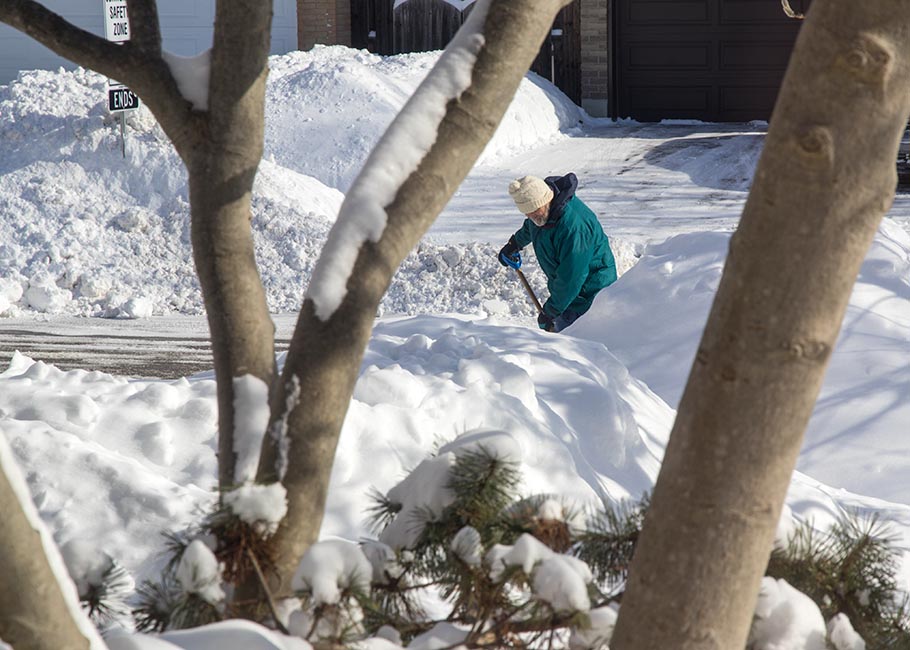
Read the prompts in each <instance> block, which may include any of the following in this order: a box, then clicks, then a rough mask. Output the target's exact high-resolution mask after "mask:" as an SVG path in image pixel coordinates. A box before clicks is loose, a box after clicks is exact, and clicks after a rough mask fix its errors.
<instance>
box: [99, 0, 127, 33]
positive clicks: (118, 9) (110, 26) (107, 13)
mask: <svg viewBox="0 0 910 650" xmlns="http://www.w3.org/2000/svg"><path fill="white" fill-rule="evenodd" d="M103 2H104V37H105V38H106V39H107V40H109V41H117V42H118V43H119V42H122V41H128V40H130V19H129V16H127V13H126V0H103Z"/></svg>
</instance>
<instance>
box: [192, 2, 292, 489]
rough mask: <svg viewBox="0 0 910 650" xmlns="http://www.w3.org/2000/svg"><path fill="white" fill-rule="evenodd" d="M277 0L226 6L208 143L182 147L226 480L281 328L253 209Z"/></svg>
mask: <svg viewBox="0 0 910 650" xmlns="http://www.w3.org/2000/svg"><path fill="white" fill-rule="evenodd" d="M271 4H272V3H271V2H263V0H234V1H232V2H219V3H218V5H217V8H216V13H215V36H214V40H213V43H214V47H213V49H212V74H211V80H210V84H209V108H208V112H207V116H206V122H205V127H206V129H207V131H208V132H207V133H206V134H205V136H206V137H205V138H204V139H201V138H200V139H199V140H198V141H197V146H196V148H189V147H183V150H184V151H183V152H181V155H182V156H183V158H184V160H185V161H187V168H188V170H189V175H190V205H191V207H192V213H193V219H192V239H193V259H194V260H195V263H196V273H197V274H198V276H199V283H200V284H201V285H202V293H203V296H204V298H205V311H206V316H207V318H208V322H209V331H210V335H211V339H212V352H213V355H214V362H215V379H216V383H217V387H218V433H219V435H218V484H219V486H220V487H221V489H222V490H225V489H228V488H230V487H232V486H233V485H234V484H235V476H234V469H235V466H236V461H237V457H236V452H235V450H234V382H233V379H234V378H235V377H240V376H242V375H246V374H250V375H253V376H255V377H258V378H259V379H262V380H263V381H264V382H265V383H266V384H267V385H271V384H272V382H273V380H274V376H275V343H274V339H275V327H274V324H273V323H272V319H271V316H270V315H269V310H268V306H267V304H266V299H265V291H264V289H263V287H262V280H261V278H260V276H259V270H258V268H257V266H256V260H255V256H254V253H253V233H252V227H251V224H250V220H251V216H250V206H251V200H252V191H253V181H254V180H255V177H256V170H257V169H258V166H259V161H260V159H261V158H262V150H263V140H264V115H265V83H266V76H267V74H268V54H269V38H270V26H271V19H272V11H271Z"/></svg>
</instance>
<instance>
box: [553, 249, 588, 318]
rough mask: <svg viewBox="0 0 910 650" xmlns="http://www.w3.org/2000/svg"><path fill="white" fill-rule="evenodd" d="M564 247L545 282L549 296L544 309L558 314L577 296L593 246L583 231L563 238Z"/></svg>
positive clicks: (584, 277)
mask: <svg viewBox="0 0 910 650" xmlns="http://www.w3.org/2000/svg"><path fill="white" fill-rule="evenodd" d="M563 244H564V248H563V250H560V251H559V265H558V266H557V267H556V272H555V273H554V274H553V276H552V277H551V278H549V280H548V282H547V289H549V291H550V297H549V298H548V299H547V301H546V302H545V303H544V306H543V307H544V311H545V312H546V313H547V314H548V315H550V316H552V317H554V318H555V317H556V316H559V315H560V314H561V313H562V312H564V311H565V310H566V308H567V307H568V306H569V305H570V304H571V303H572V301H573V300H575V299H576V298H577V297H578V294H579V292H580V291H581V288H582V286H584V283H585V280H586V279H587V278H588V270H589V269H590V266H591V257H592V256H593V254H594V247H593V246H591V244H590V241H589V238H588V237H586V236H585V234H584V233H583V232H574V233H570V234H569V236H567V237H566V238H565V239H564V240H563Z"/></svg>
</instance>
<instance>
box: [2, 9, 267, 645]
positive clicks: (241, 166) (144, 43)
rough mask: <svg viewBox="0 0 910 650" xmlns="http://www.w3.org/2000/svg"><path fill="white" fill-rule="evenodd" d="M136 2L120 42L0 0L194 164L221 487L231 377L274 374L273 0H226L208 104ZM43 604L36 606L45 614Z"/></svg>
mask: <svg viewBox="0 0 910 650" xmlns="http://www.w3.org/2000/svg"><path fill="white" fill-rule="evenodd" d="M127 1H128V7H129V15H130V26H131V31H132V34H133V37H132V40H130V41H129V42H127V43H124V44H122V45H119V46H118V45H116V44H114V43H110V42H108V41H106V40H105V39H103V38H100V37H98V36H96V35H94V34H91V33H89V32H86V31H83V30H81V29H79V28H77V27H75V26H73V25H72V24H70V23H68V22H67V21H66V20H64V19H63V18H61V17H60V16H58V15H57V14H55V13H53V12H52V11H49V10H48V9H47V8H45V7H44V6H43V5H41V4H40V3H38V2H34V1H33V0H4V1H3V2H0V21H2V22H5V23H7V24H9V25H11V26H13V27H15V28H17V29H19V30H21V31H23V32H25V33H26V34H28V35H30V36H32V37H33V38H35V39H36V40H38V41H39V42H41V43H42V44H44V45H45V46H47V47H48V48H50V49H51V50H53V51H54V52H56V53H58V54H60V55H61V56H64V57H66V58H68V59H70V60H71V61H74V62H76V63H78V64H80V65H83V66H85V67H88V68H91V69H93V70H96V71H98V72H101V73H102V74H105V75H107V76H109V77H111V78H113V79H117V80H118V81H121V82H123V83H126V84H127V85H129V86H130V87H131V88H132V89H133V90H134V91H135V92H136V93H137V94H138V95H139V96H140V97H142V99H143V101H144V102H145V103H146V105H147V106H148V107H149V109H150V110H151V111H152V112H153V113H154V115H155V117H156V118H157V119H158V122H159V123H160V124H161V127H162V128H163V129H164V131H165V133H167V135H168V137H169V138H170V139H171V141H172V142H173V144H174V147H175V149H176V150H177V152H178V153H179V154H180V156H181V158H182V159H183V161H184V163H185V164H186V167H187V170H188V172H189V187H190V203H191V211H192V239H193V255H194V260H195V263H196V270H197V274H198V276H199V281H200V284H201V286H202V292H203V296H204V298H205V305H206V312H207V316H208V320H209V328H210V331H211V340H212V350H213V355H214V360H215V375H216V380H217V386H218V423H219V444H218V478H219V485H220V486H221V488H222V489H227V488H229V487H231V486H233V484H234V481H235V477H234V468H235V465H236V454H235V451H234V383H233V381H232V379H233V378H234V377H238V376H242V375H246V374H251V375H254V376H256V377H258V378H259V379H261V380H263V381H264V382H265V383H266V384H267V385H269V386H271V385H272V384H273V383H274V377H275V356H274V325H273V324H272V321H271V317H270V315H269V312H268V308H267V305H266V301H265V292H264V290H263V287H262V283H261V280H260V277H259V273H258V270H257V267H256V263H255V259H254V254H253V238H252V229H251V224H250V219H251V214H250V204H251V193H252V187H253V181H254V179H255V175H256V170H257V168H258V164H259V160H260V159H261V157H262V149H263V124H264V111H265V81H266V76H267V73H268V67H267V63H268V53H269V41H270V24H271V16H272V3H271V2H269V1H267V0H231V1H230V2H227V1H225V0H221V1H219V2H218V3H217V6H216V11H215V35H214V41H213V48H212V52H211V76H210V80H209V88H208V91H209V92H208V106H207V107H205V108H202V107H194V106H192V105H191V104H190V102H189V101H188V100H187V99H186V98H184V97H183V96H182V95H181V93H180V90H179V86H178V80H177V79H176V78H175V76H174V74H173V73H172V70H171V68H170V67H169V65H168V64H167V63H166V62H165V60H164V58H163V57H162V51H161V34H160V29H159V21H158V13H157V6H156V3H155V1H154V0H127ZM99 101H101V99H100V98H99ZM21 584H27V583H26V582H22V583H21ZM41 611H42V610H41V608H38V609H36V610H34V612H33V615H35V616H39V617H40V616H41ZM23 647H26V646H23ZM57 647H70V646H67V645H66V644H62V645H59V646H57ZM72 647H76V646H72Z"/></svg>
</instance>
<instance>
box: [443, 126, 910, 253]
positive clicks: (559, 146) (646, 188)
mask: <svg viewBox="0 0 910 650" xmlns="http://www.w3.org/2000/svg"><path fill="white" fill-rule="evenodd" d="M766 130H767V127H766V126H765V125H764V123H756V124H751V123H750V124H733V123H730V124H706V123H695V124H676V123H670V124H637V123H625V122H621V123H616V124H613V123H610V122H606V121H603V120H598V121H597V124H596V125H594V126H586V127H585V128H584V129H583V130H582V129H579V130H577V132H576V133H574V134H572V135H568V136H561V137H559V138H558V139H556V140H555V141H553V142H551V143H550V144H547V145H543V146H538V147H536V148H535V149H534V150H533V151H530V152H526V153H523V154H520V155H516V156H514V157H512V158H509V159H499V160H498V161H497V162H496V164H491V165H484V166H480V167H477V168H476V169H474V170H473V171H472V172H471V174H470V175H469V176H468V178H467V179H466V180H465V182H464V183H463V184H462V186H461V187H460V188H459V190H458V191H457V192H456V194H455V196H454V197H453V198H452V200H451V201H450V203H449V205H448V206H447V207H446V209H445V210H444V211H443V213H442V214H441V215H440V217H439V218H438V219H437V220H436V222H435V223H434V224H433V227H432V228H431V229H430V232H429V234H430V236H431V237H433V238H434V239H437V240H438V241H444V242H460V241H463V240H464V237H465V234H464V233H466V232H468V233H471V234H472V235H474V236H475V237H476V238H477V239H479V240H482V241H488V242H493V243H497V242H505V241H506V240H507V239H508V238H509V236H510V235H511V234H512V233H513V232H515V230H517V229H518V227H519V226H520V225H521V216H520V215H519V214H518V213H517V212H516V211H515V207H514V205H513V204H512V202H511V201H510V200H509V196H508V191H507V187H508V184H509V181H510V180H512V179H513V178H517V177H519V176H523V175H525V174H534V175H536V176H549V175H562V174H565V173H568V172H570V171H571V172H575V174H576V175H577V176H578V181H579V187H578V196H579V198H581V199H582V200H583V201H584V202H585V203H587V204H588V205H589V206H590V207H591V209H592V210H594V212H595V213H596V214H597V216H598V217H599V219H600V221H601V223H602V224H603V226H604V230H605V231H606V233H607V234H608V235H609V236H610V237H616V238H621V239H624V240H627V241H630V242H634V243H636V244H647V243H648V242H652V241H655V242H660V241H663V240H664V239H666V238H667V237H670V236H672V235H676V234H681V233H688V232H702V231H732V230H734V229H735V228H736V225H737V223H738V222H739V217H740V215H741V213H742V209H743V206H744V205H745V201H746V198H747V196H748V191H749V187H750V185H751V182H752V175H753V173H754V171H755V165H756V164H757V162H758V158H759V155H760V154H761V148H762V146H763V143H764V138H765V132H766ZM889 215H890V216H891V217H893V218H894V219H896V220H897V221H898V222H899V223H901V225H902V226H903V227H904V228H905V229H910V188H907V187H902V188H901V191H900V192H899V193H898V195H897V197H896V199H895V202H894V206H893V207H892V209H891V211H890V212H889Z"/></svg>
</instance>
